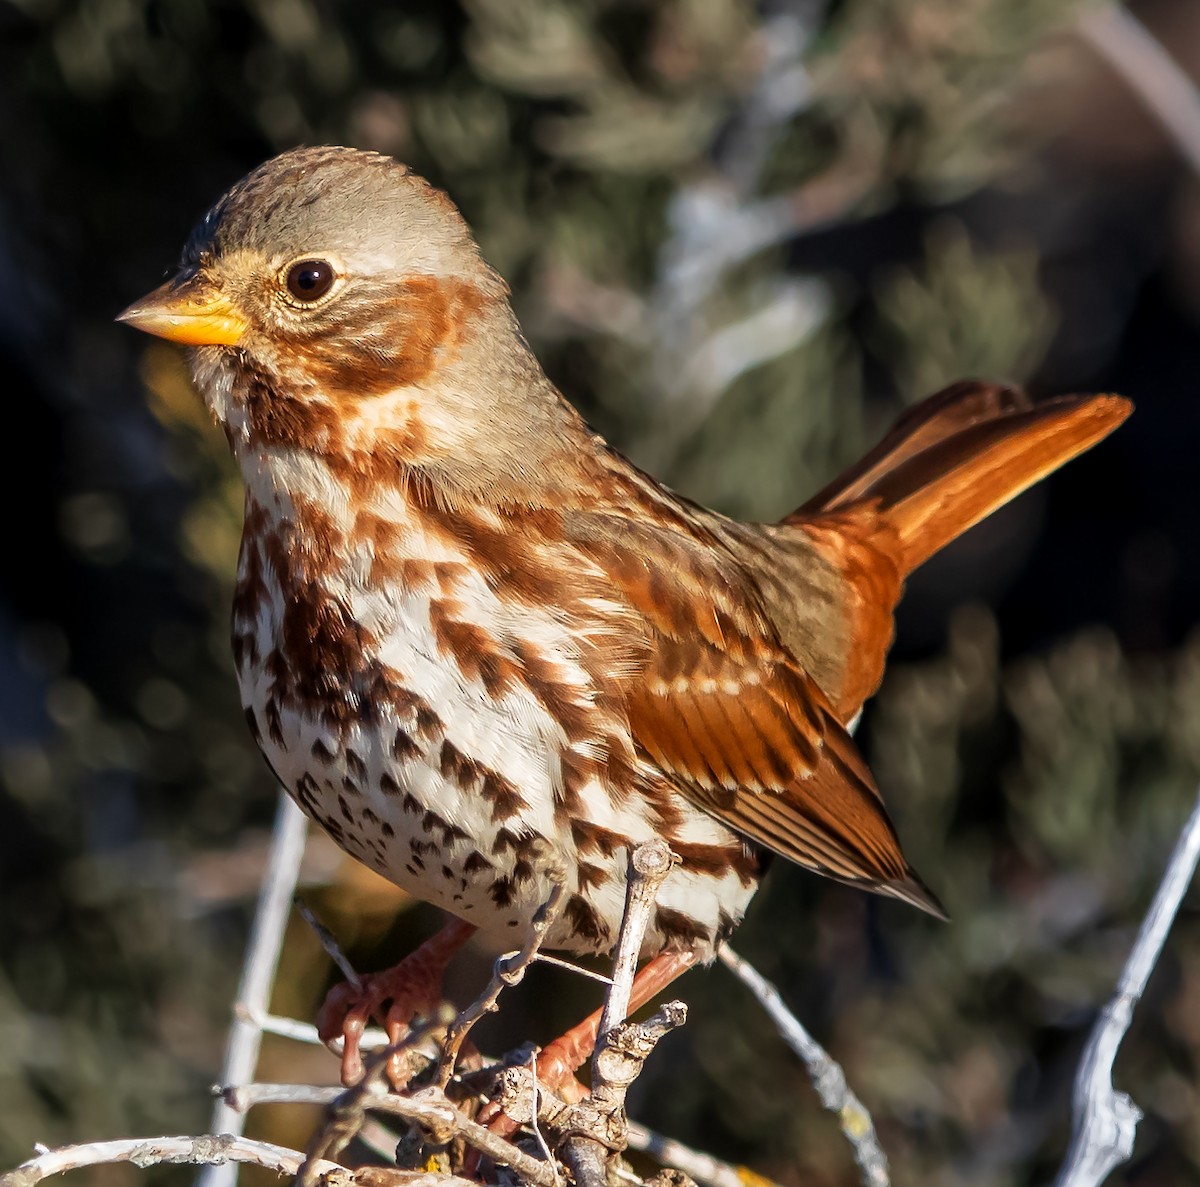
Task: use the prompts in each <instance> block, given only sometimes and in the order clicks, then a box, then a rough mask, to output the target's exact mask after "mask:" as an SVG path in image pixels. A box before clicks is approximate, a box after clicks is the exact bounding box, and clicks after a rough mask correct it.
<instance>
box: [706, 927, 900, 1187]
mask: <svg viewBox="0 0 1200 1187" xmlns="http://www.w3.org/2000/svg"><path fill="white" fill-rule="evenodd" d="M717 956H718V958H719V959H720V961H721V963H722V964H723V965H725V967H726V968H728V969H729V970H730V971H731V972H732V973H733V975H734V976H735V977H737V978H738V980H740V981H741V982H742V984H744V985H745V986H746V988H747V989H749V990H750V992H751V993H753V994H754V996H755V997H756V998H758V1001H759V1004H760V1005H761V1006H762V1007H763V1009H764V1010H766V1012H767V1014H768V1015H769V1017H770V1019H771V1021H772V1022H774V1023H775V1026H776V1028H777V1029H778V1030H779V1033H780V1034H781V1035H782V1036H783V1040H784V1042H786V1043H787V1045H788V1046H789V1047H791V1049H792V1050H793V1051H795V1052H796V1054H797V1055H799V1056H800V1058H801V1059H802V1060H804V1064H805V1066H806V1067H807V1068H808V1074H809V1076H810V1078H811V1079H812V1082H813V1087H814V1088H815V1089H816V1090H817V1096H819V1097H820V1099H821V1103H822V1104H823V1105H824V1106H825V1107H826V1108H827V1109H829V1110H830V1111H831V1112H833V1113H836V1114H837V1116H838V1121H839V1122H840V1123H841V1127H842V1133H844V1134H845V1135H846V1138H847V1140H848V1141H849V1142H850V1145H851V1147H852V1148H853V1150H854V1160H855V1161H856V1162H857V1163H858V1165H859V1169H860V1170H861V1171H862V1181H863V1182H864V1183H865V1184H867V1185H868V1187H888V1182H889V1178H888V1164H887V1155H885V1154H884V1152H883V1147H882V1146H880V1144H879V1138H878V1137H877V1136H876V1133H875V1123H874V1122H873V1121H872V1120H871V1114H870V1113H868V1112H867V1110H866V1108H864V1106H863V1103H862V1101H860V1100H859V1099H858V1097H857V1096H855V1095H854V1093H853V1092H852V1091H851V1089H850V1086H849V1085H848V1084H847V1083H846V1074H845V1072H843V1071H842V1069H841V1067H840V1066H839V1065H838V1064H837V1062H836V1061H835V1060H833V1059H832V1058H831V1057H830V1055H829V1052H827V1051H826V1050H825V1048H824V1047H822V1046H821V1044H820V1043H818V1042H817V1040H816V1039H814V1038H813V1037H812V1035H810V1034H809V1033H808V1031H807V1030H806V1029H805V1028H804V1025H803V1024H802V1023H801V1022H800V1020H799V1019H798V1018H797V1017H796V1016H795V1015H794V1014H793V1013H792V1012H791V1010H789V1009H788V1008H787V1006H786V1005H785V1004H784V1001H783V998H782V997H780V995H779V990H778V989H776V988H775V986H774V985H772V984H771V982H770V981H768V980H767V979H766V978H765V977H764V976H763V975H762V974H761V973H759V972H758V971H757V970H756V969H755V968H754V967H753V966H752V965H751V964H749V963H748V962H747V961H745V960H744V959H743V958H742V957H740V956H739V955H738V954H737V953H736V952H734V950H733V949H732V948H730V947H729V945H728V944H725V945H722V947H721V948H719V949H718V951H717Z"/></svg>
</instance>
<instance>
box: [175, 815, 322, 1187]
mask: <svg viewBox="0 0 1200 1187" xmlns="http://www.w3.org/2000/svg"><path fill="white" fill-rule="evenodd" d="M307 836H308V818H307V817H306V816H305V815H304V813H303V812H301V811H300V809H299V808H298V807H296V805H295V804H294V803H293V802H292V800H291V797H290V796H288V795H287V793H286V792H284V791H280V793H279V806H278V808H277V809H276V812H275V827H274V830H273V832H272V834H271V848H270V851H269V855H268V858H267V871H266V876H265V878H264V879H263V884H262V889H261V890H260V891H259V895H258V906H257V907H256V909H255V912H254V923H253V926H252V927H251V930H250V941H249V943H248V945H247V947H246V959H245V963H244V964H243V966H242V977H241V982H240V983H239V985H238V990H237V999H236V1002H235V1005H234V1010H233V1024H232V1026H231V1028H230V1031H229V1042H228V1045H227V1046H226V1049H225V1063H224V1066H223V1067H222V1069H221V1079H222V1080H223V1081H224V1082H225V1083H227V1084H238V1083H242V1082H243V1081H246V1080H251V1079H253V1078H254V1069H255V1066H256V1065H257V1063H258V1052H259V1048H260V1047H261V1046H262V1028H261V1027H260V1026H259V1024H258V1021H257V1020H258V1018H260V1017H261V1016H263V1015H265V1014H266V1013H267V1010H268V1008H269V1006H270V1000H271V986H272V985H273V984H274V981H275V970H276V968H277V967H278V965H279V953H280V951H281V950H282V948H283V935H284V930H285V929H286V927H287V918H288V907H289V906H290V905H291V901H292V896H293V895H294V894H295V893H296V883H297V881H298V880H299V877H300V863H301V861H302V860H303V859H304V842H305V840H306V838H307ZM212 1129H213V1132H214V1133H218V1134H239V1133H241V1132H242V1117H241V1114H239V1113H236V1112H234V1111H233V1110H232V1109H230V1108H229V1107H228V1106H227V1105H226V1104H225V1102H224V1101H223V1100H222V1101H218V1102H217V1105H216V1107H215V1108H214V1110H213V1118H212ZM236 1181H237V1164H236V1162H233V1161H224V1162H221V1163H218V1164H216V1165H210V1166H208V1167H207V1168H206V1169H205V1170H204V1171H202V1172H201V1174H200V1176H199V1179H198V1184H197V1187H232V1185H233V1184H234V1183H235V1182H236Z"/></svg>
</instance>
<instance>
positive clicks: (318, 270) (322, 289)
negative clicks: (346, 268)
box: [287, 260, 337, 301]
mask: <svg viewBox="0 0 1200 1187" xmlns="http://www.w3.org/2000/svg"><path fill="white" fill-rule="evenodd" d="M336 275H337V274H336V273H335V272H334V270H333V266H332V265H331V264H328V263H326V262H325V261H324V260H301V261H300V262H299V263H298V264H293V265H292V266H291V267H290V268H289V269H288V274H287V290H288V292H289V293H291V294H292V296H293V297H295V298H296V300H297V301H319V300H320V299H321V298H322V297H323V296H324V295H325V294H326V293H327V292H329V290H330V288H332V287H333V282H334V279H335V277H336Z"/></svg>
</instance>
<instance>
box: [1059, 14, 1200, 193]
mask: <svg viewBox="0 0 1200 1187" xmlns="http://www.w3.org/2000/svg"><path fill="white" fill-rule="evenodd" d="M1076 27H1077V29H1078V30H1079V34H1080V36H1082V37H1083V39H1084V40H1085V41H1086V42H1087V43H1088V45H1090V46H1091V47H1092V49H1093V50H1095V52H1096V53H1097V54H1099V55H1100V57H1102V58H1103V59H1104V60H1105V61H1106V62H1107V63H1108V64H1109V66H1110V67H1111V68H1112V69H1113V70H1115V71H1116V73H1117V74H1119V75H1120V76H1121V78H1123V79H1124V80H1125V83H1126V85H1127V86H1128V87H1129V88H1130V90H1132V91H1134V92H1135V93H1136V94H1137V96H1138V98H1139V99H1141V101H1142V102H1143V103H1144V104H1145V105H1146V109H1147V110H1148V111H1149V112H1150V113H1151V114H1152V115H1153V116H1154V118H1155V119H1157V120H1158V122H1159V123H1160V124H1162V126H1163V128H1164V129H1166V131H1167V134H1168V135H1169V136H1170V137H1171V139H1172V140H1173V141H1174V143H1175V147H1176V149H1177V150H1178V151H1179V155H1180V156H1181V157H1183V159H1184V160H1185V161H1186V162H1187V163H1188V165H1189V166H1190V167H1191V169H1192V171H1193V172H1195V173H1200V89H1197V87H1196V84H1195V83H1194V82H1193V81H1192V79H1191V77H1190V76H1189V75H1188V73H1187V72H1186V71H1185V70H1184V69H1183V67H1182V66H1180V65H1179V63H1178V62H1176V61H1175V59H1174V58H1173V57H1171V55H1170V54H1169V53H1168V52H1167V51H1166V49H1165V48H1164V47H1163V45H1162V43H1161V42H1160V41H1159V40H1158V39H1157V38H1156V37H1154V35H1153V34H1152V33H1151V32H1150V31H1149V30H1148V29H1147V28H1146V26H1145V25H1143V24H1142V23H1141V21H1139V20H1138V19H1137V17H1135V16H1134V15H1133V13H1131V12H1130V11H1129V9H1127V8H1125V7H1123V6H1122V5H1120V4H1105V5H1102V6H1100V7H1098V8H1085V9H1084V10H1083V12H1082V14H1081V15H1080V17H1079V23H1078V25H1077V26H1076Z"/></svg>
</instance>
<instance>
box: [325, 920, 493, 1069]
mask: <svg viewBox="0 0 1200 1187" xmlns="http://www.w3.org/2000/svg"><path fill="white" fill-rule="evenodd" d="M474 931H475V928H474V927H473V926H472V925H471V924H469V923H464V922H463V921H462V920H460V919H454V920H451V921H450V922H449V923H447V924H446V926H445V927H444V928H442V930H441V931H440V932H438V933H437V935H435V936H432V937H431V938H430V939H428V940H426V941H425V943H424V944H422V945H421V946H420V947H419V948H418V949H417V950H416V951H415V952H410V953H409V955H408V956H406V957H405V958H404V959H403V960H402V961H400V963H399V964H397V965H395V966H393V967H392V968H390V969H384V970H383V971H382V972H379V973H365V974H363V975H361V976H360V977H359V981H358V984H357V985H355V984H352V983H351V982H349V981H343V982H342V983H341V984H340V985H335V986H334V987H333V988H332V989H331V990H330V991H329V993H328V995H327V996H326V998H325V1002H324V1004H323V1005H322V1006H321V1008H320V1010H319V1011H318V1012H317V1033H318V1034H319V1035H320V1037H321V1041H322V1042H323V1043H325V1044H327V1045H329V1044H332V1043H334V1042H335V1041H336V1040H337V1039H338V1038H341V1040H342V1044H343V1045H342V1072H341V1076H342V1083H343V1084H344V1085H345V1086H346V1087H350V1086H351V1085H354V1084H357V1083H359V1082H360V1081H361V1080H362V1078H363V1074H364V1065H363V1058H362V1036H363V1032H364V1031H365V1030H366V1028H367V1024H368V1023H369V1022H370V1020H371V1019H372V1018H375V1019H376V1020H377V1021H378V1022H379V1023H380V1024H381V1025H382V1026H383V1028H384V1030H385V1031H386V1032H387V1037H388V1042H389V1043H390V1044H392V1045H393V1046H395V1045H397V1044H399V1043H400V1042H401V1041H402V1040H403V1039H404V1038H405V1037H406V1036H407V1035H408V1033H409V1029H410V1027H411V1025H412V1021H413V1019H414V1018H416V1017H424V1018H428V1017H430V1016H431V1015H432V1014H433V1012H434V1011H435V1010H436V1009H437V1007H438V1005H439V1004H440V1003H441V1000H442V981H443V978H444V977H445V973H446V966H447V965H448V964H449V963H450V960H451V958H452V957H453V956H454V955H455V953H457V952H458V950H459V949H460V948H461V947H462V946H463V944H465V943H466V941H467V940H468V939H469V938H470V937H471V935H472V934H473V933H474ZM386 1074H387V1078H388V1082H389V1083H390V1084H391V1086H392V1088H393V1089H395V1090H396V1091H400V1090H401V1089H403V1088H404V1087H406V1086H407V1084H408V1081H409V1079H410V1078H411V1076H412V1072H411V1069H410V1068H409V1066H408V1058H407V1052H405V1051H403V1050H396V1051H393V1052H392V1053H391V1055H390V1056H389V1057H388V1064H387V1071H386Z"/></svg>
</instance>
